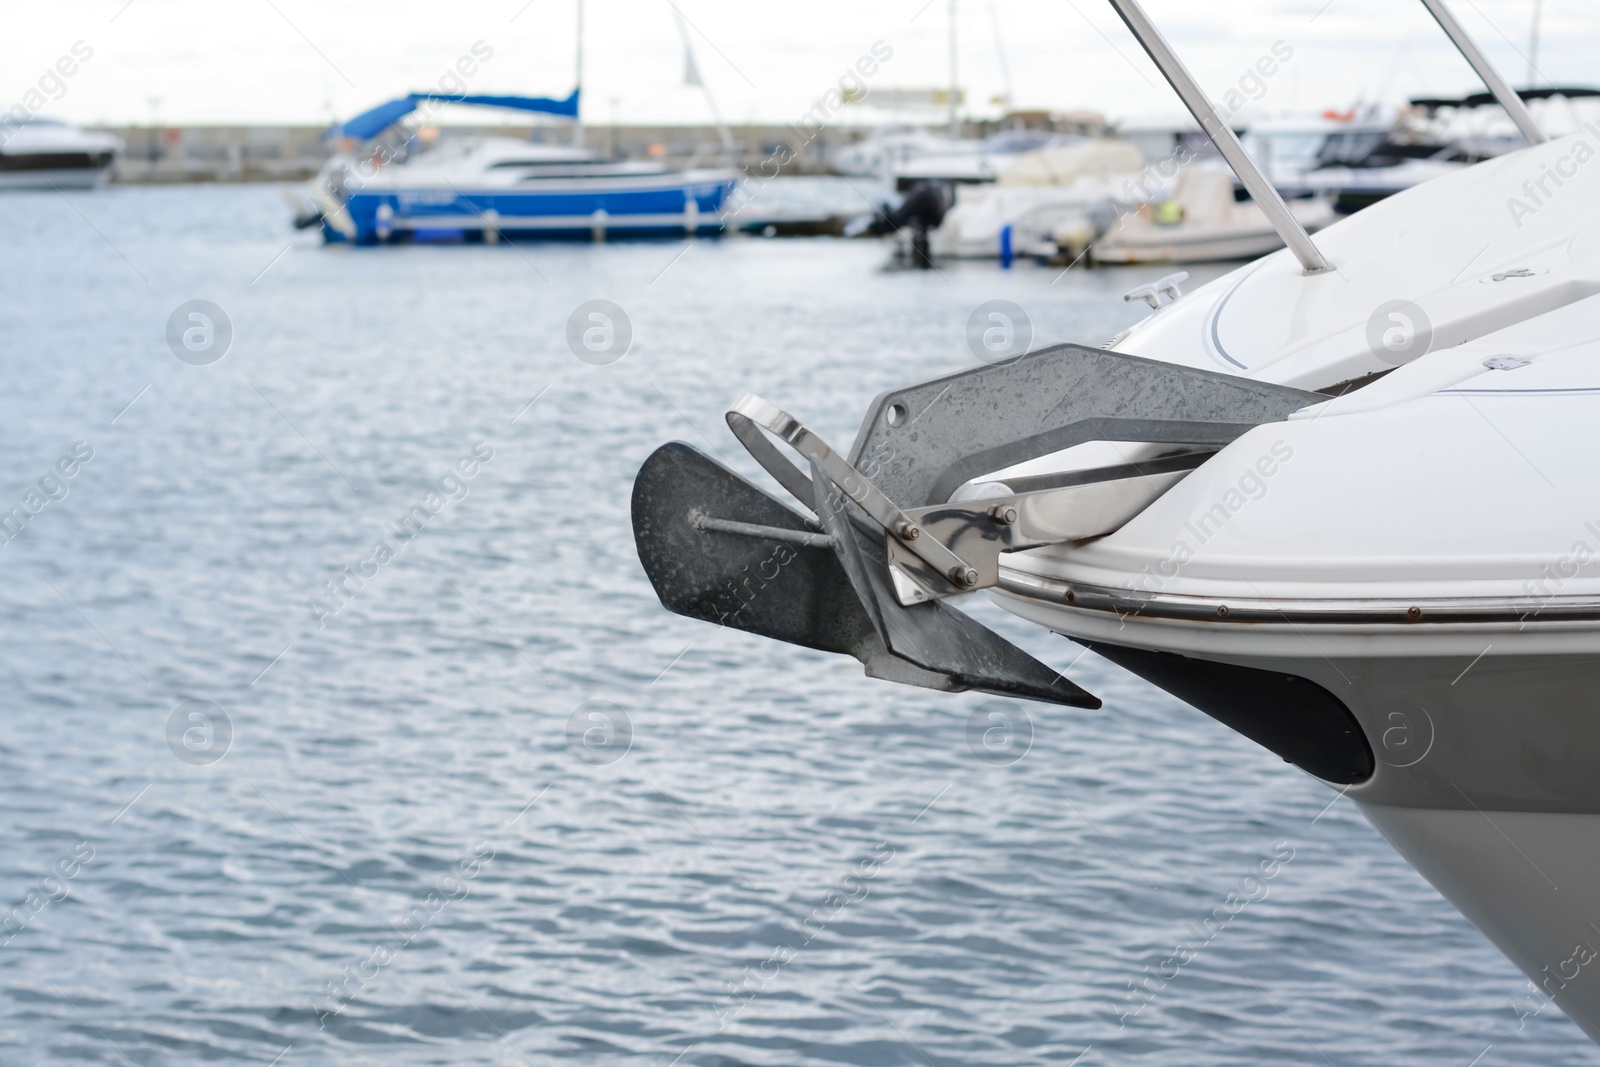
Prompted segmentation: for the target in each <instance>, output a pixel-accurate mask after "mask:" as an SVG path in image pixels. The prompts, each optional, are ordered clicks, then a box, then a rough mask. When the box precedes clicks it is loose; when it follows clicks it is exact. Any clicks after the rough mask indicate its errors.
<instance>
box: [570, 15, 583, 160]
mask: <svg viewBox="0 0 1600 1067" xmlns="http://www.w3.org/2000/svg"><path fill="white" fill-rule="evenodd" d="M577 38H578V55H577V59H576V61H575V62H574V64H573V66H574V71H573V79H572V80H573V89H575V90H576V91H577V94H578V113H577V114H576V115H573V116H572V143H573V144H575V145H577V146H578V147H580V148H581V147H583V0H578V33H577Z"/></svg>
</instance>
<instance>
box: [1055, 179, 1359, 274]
mask: <svg viewBox="0 0 1600 1067" xmlns="http://www.w3.org/2000/svg"><path fill="white" fill-rule="evenodd" d="M1288 207H1289V211H1290V212H1291V213H1292V214H1293V215H1294V217H1295V219H1296V220H1297V221H1298V222H1299V223H1300V225H1301V226H1302V227H1303V228H1304V229H1305V231H1306V232H1307V233H1315V232H1316V231H1318V230H1320V229H1322V228H1323V227H1324V226H1327V225H1328V224H1329V223H1331V222H1333V221H1334V218H1335V215H1334V211H1333V206H1332V205H1331V204H1330V203H1329V202H1328V201H1327V200H1325V199H1321V198H1318V199H1314V200H1290V201H1288ZM1063 236H1065V237H1066V238H1067V239H1066V240H1064V239H1063ZM1076 237H1077V234H1076V232H1073V233H1071V234H1069V235H1058V236H1057V243H1058V244H1059V245H1061V246H1062V247H1064V248H1065V247H1069V242H1070V241H1071V240H1072V239H1075V238H1076ZM1077 247H1082V246H1081V245H1078V246H1077ZM1282 247H1283V238H1282V237H1281V236H1279V234H1278V231H1277V230H1276V229H1274V228H1273V225H1272V223H1271V222H1270V221H1269V220H1268V219H1267V215H1266V213H1265V212H1264V211H1262V210H1261V207H1260V206H1259V205H1258V204H1256V203H1255V202H1254V201H1252V200H1246V201H1244V202H1242V203H1241V202H1239V201H1237V200H1235V199H1234V194H1233V180H1232V178H1231V177H1230V176H1229V175H1228V174H1226V173H1224V172H1222V171H1218V170H1213V169H1211V168H1208V167H1189V168H1187V169H1185V170H1183V171H1182V172H1180V173H1179V175H1178V180H1177V183H1176V186H1175V188H1174V189H1173V192H1172V197H1171V199H1170V200H1164V201H1161V202H1157V203H1148V204H1142V205H1139V206H1138V207H1136V208H1133V209H1131V210H1128V211H1127V212H1126V213H1125V214H1123V215H1122V216H1121V218H1119V219H1117V220H1116V221H1115V222H1114V223H1113V224H1112V225H1111V226H1110V227H1109V228H1108V229H1107V230H1106V232H1105V233H1103V234H1102V235H1101V236H1100V237H1098V238H1096V239H1095V240H1094V242H1093V243H1092V244H1091V245H1090V246H1089V255H1090V256H1091V257H1092V258H1093V259H1094V261H1095V262H1096V263H1206V262H1215V261H1220V260H1230V259H1255V258H1256V257H1258V256H1264V255H1266V254H1267V253H1269V252H1273V251H1276V250H1277V249H1279V248H1282Z"/></svg>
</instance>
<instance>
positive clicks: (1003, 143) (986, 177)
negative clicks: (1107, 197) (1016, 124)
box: [893, 129, 1086, 192]
mask: <svg viewBox="0 0 1600 1067" xmlns="http://www.w3.org/2000/svg"><path fill="white" fill-rule="evenodd" d="M1084 140H1086V138H1084V137H1082V136H1080V135H1078V134H1070V133H1050V132H1048V131H1046V130H1028V129H1017V130H1001V131H1000V132H999V133H996V134H993V135H991V136H989V137H985V138H984V139H983V140H982V141H975V142H974V141H952V142H951V147H950V149H949V150H948V151H943V152H924V153H921V154H919V155H916V156H913V157H912V158H911V159H909V160H907V161H906V162H903V163H897V164H896V165H895V167H894V169H893V176H894V184H895V188H896V189H899V190H900V191H901V192H905V191H906V190H909V189H911V188H913V187H915V186H917V185H920V184H922V183H924V182H953V183H957V184H968V185H972V184H982V183H985V182H992V181H995V180H997V179H998V178H999V177H1000V176H1001V175H1002V174H1004V173H1005V172H1006V170H1007V169H1009V168H1010V167H1011V166H1012V165H1014V164H1015V163H1016V162H1017V161H1018V160H1019V159H1021V158H1023V157H1024V156H1026V155H1027V154H1028V153H1031V152H1037V151H1038V150H1040V149H1041V148H1058V147H1061V146H1063V145H1071V144H1077V143H1079V142H1081V141H1084Z"/></svg>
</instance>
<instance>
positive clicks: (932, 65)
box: [0, 0, 1600, 125]
mask: <svg viewBox="0 0 1600 1067" xmlns="http://www.w3.org/2000/svg"><path fill="white" fill-rule="evenodd" d="M1451 3H1452V6H1453V9H1454V10H1455V11H1456V13H1457V15H1458V17H1459V18H1460V19H1461V20H1462V21H1463V22H1464V23H1465V24H1466V25H1467V27H1468V29H1469V30H1470V31H1471V32H1472V33H1473V34H1474V35H1475V36H1476V38H1477V40H1478V42H1479V43H1480V44H1481V45H1482V46H1483V48H1484V49H1485V50H1486V51H1487V52H1488V53H1489V54H1490V57H1491V58H1492V59H1493V60H1494V61H1495V62H1496V63H1497V64H1498V65H1499V66H1500V69H1501V70H1502V72H1503V73H1505V74H1506V75H1507V76H1508V77H1509V78H1510V79H1511V80H1512V82H1513V83H1514V84H1518V85H1520V84H1523V82H1524V80H1525V72H1526V69H1527V58H1526V53H1527V52H1528V47H1529V31H1530V27H1531V22H1532V16H1533V7H1534V0H1451ZM674 5H676V7H677V8H678V9H679V10H681V11H682V13H683V15H684V17H685V18H686V19H687V20H688V23H689V25H690V26H692V27H693V28H692V29H691V31H690V36H691V39H692V41H693V44H694V47H695V49H696V53H697V58H698V63H699V67H700V70H701V71H702V73H703V76H704V79H705V82H706V83H707V85H708V86H709V88H710V89H711V91H712V93H713V94H714V95H715V97H716V99H717V102H718V103H719V105H720V107H721V109H722V111H723V113H724V115H725V116H726V117H727V118H728V119H729V120H730V121H733V122H743V121H766V122H788V121H792V120H794V119H795V118H797V117H798V116H799V115H800V114H802V113H803V112H805V111H806V110H807V109H808V108H809V107H811V106H812V104H813V103H814V102H815V101H816V100H818V99H819V98H820V97H821V96H822V95H823V94H824V93H826V92H827V90H828V89H830V88H832V87H833V86H835V85H836V84H837V83H838V79H839V77H840V76H841V75H842V74H843V73H844V72H845V71H846V70H847V69H849V68H851V67H852V66H853V65H855V64H856V62H857V60H858V59H859V58H860V57H862V56H864V55H867V54H868V53H869V52H870V50H871V49H872V46H873V44H874V43H875V42H878V41H882V42H884V45H886V46H887V47H888V48H889V49H892V50H893V55H892V57H891V58H890V59H889V60H888V61H886V62H884V63H883V64H882V65H881V67H880V69H879V70H878V71H877V72H876V73H875V74H874V75H873V76H872V77H871V78H870V79H868V87H869V88H868V92H869V100H870V91H871V89H873V88H878V87H896V88H904V87H927V86H933V85H942V84H946V83H947V81H948V33H949V25H950V14H949V12H950V0H927V2H926V3H925V0H807V2H806V3H795V4H784V3H770V2H769V3H755V2H752V0H670V2H669V0H588V2H587V6H586V12H587V14H586V26H587V29H586V36H587V42H586V45H587V46H586V49H585V52H586V61H585V62H586V69H585V78H584V81H585V86H584V88H585V102H584V118H585V121H586V122H589V123H593V124H597V125H598V124H604V123H608V122H610V121H613V119H614V118H615V119H619V120H620V121H622V122H624V123H637V122H702V121H706V120H707V119H708V118H709V112H708V110H707V105H706V102H705V99H704V97H703V96H702V95H701V93H700V91H699V90H697V89H692V88H689V87H686V86H685V85H684V84H683V82H684V77H683V67H684V63H683V47H682V44H681V41H680V38H679V34H678V29H677V26H676V25H675V22H674V13H673V7H674ZM575 7H576V4H575V2H574V0H531V2H527V0H450V2H446V3H440V2H437V0H434V2H429V3H420V2H410V0H390V2H386V3H385V2H376V0H372V2H357V0H53V2H42V0H32V2H28V3H22V2H19V0H6V2H5V8H6V13H5V26H6V33H5V34H4V36H3V39H0V107H9V106H11V105H12V104H13V103H16V102H19V101H23V100H25V99H28V95H27V94H28V93H29V90H30V89H33V88H35V87H37V86H39V85H40V83H41V80H43V82H44V85H45V88H46V91H47V95H50V96H52V97H59V98H58V99H52V100H50V102H49V103H48V104H47V105H46V106H45V107H44V108H43V109H42V110H41V112H40V113H41V114H44V115H47V116H53V117H57V118H63V119H67V120H69V121H75V122H80V123H100V122H105V123H143V122H147V121H149V119H150V117H151V115H152V109H154V113H155V114H156V115H157V116H158V119H159V121H160V122H162V123H172V124H179V123H233V122H239V123H323V122H326V121H327V120H329V119H330V118H333V117H335V116H342V117H348V116H349V115H351V114H353V113H355V112H357V111H360V110H363V109H365V108H366V107H369V106H371V105H373V104H375V103H379V102H381V101H383V100H386V99H390V98H391V97H394V96H397V95H400V94H401V93H403V92H405V91H409V90H412V89H419V88H426V87H429V86H433V85H436V84H438V83H439V81H440V79H441V78H442V77H443V76H444V75H445V72H446V71H447V70H448V69H450V68H451V67H453V66H454V65H455V64H456V63H457V61H458V59H459V58H460V57H462V56H469V55H470V54H471V52H472V49H473V47H474V44H475V43H477V42H482V44H481V45H479V46H478V47H479V50H480V53H481V52H482V51H484V50H485V49H489V50H492V56H491V57H490V58H489V59H488V60H487V61H486V62H483V63H482V64H481V65H479V67H478V69H477V70H476V73H475V74H474V75H473V76H472V77H471V78H470V79H469V83H470V86H471V91H474V92H517V93H531V94H541V95H543V94H553V95H565V94H566V92H567V91H568V90H570V88H571V86H572V80H573V29H574V11H575ZM1146 10H1147V11H1148V12H1149V13H1150V14H1151V16H1152V17H1153V18H1154V19H1155V20H1156V22H1157V23H1158V24H1159V25H1161V26H1162V27H1163V29H1164V31H1165V32H1166V34H1167V36H1168V38H1169V40H1171V41H1172V43H1173V45H1174V46H1175V47H1176V48H1177V49H1178V50H1179V53H1180V54H1181V55H1182V56H1184V58H1185V59H1186V61H1187V62H1188V63H1189V65H1190V67H1191V68H1192V69H1193V70H1194V71H1195V73H1196V75H1197V76H1198V77H1199V78H1200V79H1201V81H1202V83H1203V84H1204V85H1205V86H1206V88H1207V89H1208V91H1210V92H1211V93H1212V94H1213V96H1214V97H1215V98H1217V99H1220V98H1221V96H1222V94H1223V92H1224V91H1225V90H1226V89H1227V88H1228V87H1229V86H1230V85H1232V84H1234V83H1236V82H1237V81H1238V80H1239V78H1240V77H1241V76H1242V75H1244V74H1245V72H1246V71H1247V70H1248V68H1249V67H1250V66H1251V65H1252V64H1253V63H1254V62H1255V61H1256V60H1257V58H1258V57H1260V56H1262V55H1264V54H1266V53H1267V52H1268V51H1269V49H1270V48H1271V46H1272V45H1273V43H1274V42H1276V41H1280V40H1281V41H1283V42H1285V43H1286V44H1287V45H1288V46H1289V47H1290V48H1292V49H1293V58H1292V59H1291V60H1290V61H1289V62H1287V63H1286V64H1284V65H1283V67H1282V69H1281V70H1280V71H1278V72H1277V73H1276V74H1274V76H1273V77H1272V79H1271V80H1270V81H1269V83H1268V85H1267V88H1266V91H1265V95H1264V97H1263V99H1262V101H1261V102H1260V104H1259V105H1258V106H1257V107H1258V110H1259V111H1262V112H1266V113H1287V112H1295V111H1302V112H1303V111H1308V110H1316V111H1321V110H1323V109H1324V108H1329V107H1339V108H1343V107H1347V106H1349V105H1350V104H1351V103H1353V102H1355V101H1356V100H1357V99H1361V98H1365V99H1368V100H1371V99H1374V98H1376V97H1379V96H1381V97H1383V98H1384V99H1386V100H1389V101H1398V100H1400V99H1401V98H1402V97H1404V96H1406V95H1416V94H1418V93H1435V94H1443V93H1453V92H1463V91H1475V90H1477V89H1478V88H1479V86H1478V84H1477V83H1476V82H1475V81H1474V80H1473V78H1472V74H1471V71H1470V69H1469V68H1468V67H1467V66H1466V64H1465V62H1464V61H1463V60H1461V58H1460V57H1459V56H1458V55H1457V54H1456V53H1455V52H1454V51H1453V50H1452V49H1451V48H1450V47H1449V44H1448V42H1447V41H1446V40H1445V38H1444V37H1443V35H1442V34H1441V33H1440V31H1439V30H1438V28H1437V27H1436V26H1435V25H1434V24H1433V22H1432V21H1431V20H1430V19H1429V18H1428V16H1427V14H1426V12H1425V10H1424V9H1423V7H1422V5H1421V4H1420V3H1414V2H1413V3H1405V2H1397V0H1331V2H1328V3H1326V4H1325V2H1324V0H1304V2H1301V0H1222V2H1211V3H1196V2H1194V0H1146ZM956 22H957V30H958V33H957V37H958V47H957V54H958V62H959V66H960V81H961V84H962V85H963V86H964V87H965V89H966V90H967V93H968V99H969V100H970V101H973V102H974V106H973V107H972V110H977V111H982V110H988V111H990V112H992V111H993V110H994V109H993V108H992V107H989V106H988V105H987V103H986V102H987V101H988V100H989V99H990V98H992V97H994V96H996V95H999V94H1001V93H1003V92H1004V91H1005V89H1006V86H1007V81H1008V78H1009V82H1010V85H1011V89H1012V96H1013V99H1014V100H1015V102H1016V104H1017V105H1018V106H1023V107H1041V108H1054V109H1068V108H1089V109H1093V110H1097V111H1101V112H1104V113H1106V114H1107V115H1109V116H1112V117H1114V118H1115V117H1125V116H1130V115H1148V114H1156V113H1163V112H1165V113H1173V112H1176V111H1177V110H1178V107H1177V103H1176V100H1175V98H1174V97H1173V96H1172V94H1171V91H1170V90H1169V89H1168V88H1167V87H1166V85H1165V84H1164V83H1163V82H1161V79H1160V77H1159V76H1158V75H1157V74H1156V72H1155V70H1154V68H1153V67H1152V66H1151V64H1150V63H1149V61H1148V60H1146V59H1145V58H1144V56H1143V54H1142V53H1141V52H1139V50H1138V46H1137V45H1136V44H1135V42H1134V41H1133V39H1132V37H1131V36H1130V35H1129V34H1128V33H1127V31H1126V30H1125V29H1124V28H1123V26H1122V24H1121V22H1120V21H1118V19H1117V18H1116V16H1115V14H1114V13H1113V11H1112V10H1111V7H1110V5H1109V4H1107V3H1105V0H957V15H956ZM1542 40H1543V44H1542V48H1541V50H1540V52H1539V60H1538V68H1539V70H1540V72H1541V74H1542V75H1543V80H1545V81H1547V82H1548V81H1552V80H1553V81H1557V82H1568V83H1573V82H1575V83H1579V84H1593V83H1596V82H1600V71H1596V70H1595V67H1596V65H1597V63H1600V59H1597V57H1600V5H1597V4H1596V3H1595V0H1545V3H1544V21H1543V34H1542ZM78 42H82V44H81V45H78V48H79V51H80V53H81V52H82V51H83V50H84V49H92V56H91V58H89V59H88V60H87V61H85V62H82V63H81V64H78V65H77V66H76V70H75V72H74V73H73V74H72V75H71V76H70V77H60V76H59V75H49V74H47V72H48V71H50V70H52V69H53V68H54V67H55V66H56V64H57V62H58V60H59V59H60V57H63V56H70V55H71V53H72V50H73V47H74V45H75V44H77V43H78ZM72 66H73V63H68V64H66V67H68V68H71V67H72ZM57 79H59V80H57ZM32 99H34V100H37V99H38V98H37V97H33V98H32ZM153 101H154V103H153ZM869 117H873V118H882V117H884V116H883V115H882V113H881V112H880V113H873V112H869V111H866V110H863V109H848V111H847V116H846V117H845V119H844V120H843V121H851V120H853V119H865V118H869Z"/></svg>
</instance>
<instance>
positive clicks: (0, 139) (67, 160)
mask: <svg viewBox="0 0 1600 1067" xmlns="http://www.w3.org/2000/svg"><path fill="white" fill-rule="evenodd" d="M122 147H123V145H122V138H120V137H116V136H113V135H112V134H109V133H94V132H91V131H88V130H81V129H79V128H78V127H76V126H69V125H67V124H66V123H64V122H57V121H55V120H54V119H45V118H40V117H38V116H37V115H35V116H32V117H29V118H26V119H22V120H21V121H15V120H13V119H10V118H5V117H0V189H92V188H94V187H96V186H98V185H102V184H104V183H105V181H106V179H107V178H108V177H109V176H110V174H111V167H112V165H113V164H115V163H116V161H117V154H118V153H119V152H121V151H122Z"/></svg>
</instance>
